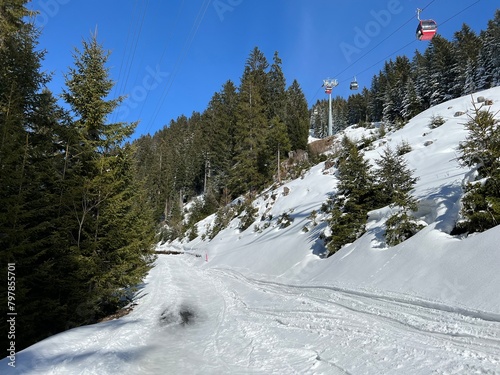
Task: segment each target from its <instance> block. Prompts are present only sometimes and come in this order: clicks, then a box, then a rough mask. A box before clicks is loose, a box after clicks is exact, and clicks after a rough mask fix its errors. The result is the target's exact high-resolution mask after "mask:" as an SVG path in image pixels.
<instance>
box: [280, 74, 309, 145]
mask: <svg viewBox="0 0 500 375" xmlns="http://www.w3.org/2000/svg"><path fill="white" fill-rule="evenodd" d="M284 121H285V124H286V127H287V131H288V137H289V139H290V149H292V150H306V149H307V140H308V137H309V111H308V108H307V100H306V97H305V95H304V93H303V92H302V89H301V88H300V85H299V83H298V82H297V80H294V81H293V82H292V84H291V85H290V87H289V88H288V89H287V90H286V114H285V119H284Z"/></svg>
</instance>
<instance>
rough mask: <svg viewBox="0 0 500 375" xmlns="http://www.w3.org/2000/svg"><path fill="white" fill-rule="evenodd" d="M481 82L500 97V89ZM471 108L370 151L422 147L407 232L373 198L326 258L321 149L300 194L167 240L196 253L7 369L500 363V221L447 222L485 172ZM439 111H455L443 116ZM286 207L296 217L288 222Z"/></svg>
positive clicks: (166, 259) (278, 369) (459, 103)
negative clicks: (392, 226) (470, 148)
mask: <svg viewBox="0 0 500 375" xmlns="http://www.w3.org/2000/svg"><path fill="white" fill-rule="evenodd" d="M480 95H481V96H485V97H486V98H488V99H491V100H493V106H491V110H492V111H493V112H495V113H496V112H498V111H499V110H500V88H494V89H490V90H486V91H484V92H481V93H477V94H475V95H474V97H477V96H480ZM471 108H472V106H471V97H464V98H458V99H454V100H451V101H449V102H446V103H443V104H440V105H438V106H435V107H433V108H430V109H429V110H427V111H425V112H422V113H421V114H419V115H418V116H416V117H415V118H414V119H412V120H411V121H410V122H409V123H408V124H407V125H406V126H405V127H404V128H403V129H400V130H398V131H395V132H393V133H389V134H387V136H386V137H385V138H383V139H380V140H378V141H377V143H376V146H375V147H374V148H373V149H371V150H370V151H367V152H366V154H365V156H366V157H367V158H368V159H370V160H371V161H373V160H375V159H376V158H378V157H379V155H380V154H381V152H382V150H383V148H384V147H386V145H390V146H391V147H392V148H393V149H394V148H395V147H396V146H397V145H398V144H400V143H401V142H402V141H406V142H408V143H409V144H410V145H411V147H412V151H411V152H409V153H408V154H406V155H405V157H406V159H407V161H408V164H409V166H410V168H412V169H414V170H415V173H414V174H415V176H417V177H418V178H419V180H418V182H417V184H416V186H415V191H414V195H415V196H416V197H417V198H418V200H419V211H418V212H417V215H418V216H419V218H420V220H421V221H422V222H423V223H425V224H426V227H425V228H424V229H423V230H422V231H420V232H419V233H418V234H417V235H415V236H414V237H412V238H411V239H409V240H407V241H405V242H404V243H402V244H400V245H398V246H395V247H388V246H387V245H386V244H385V242H384V239H383V231H384V227H383V224H384V221H385V220H386V218H387V217H388V216H390V214H391V212H390V208H389V207H386V208H383V209H380V210H376V211H372V212H370V214H369V221H368V225H367V232H366V233H365V234H364V235H363V236H362V237H361V238H360V239H358V240H357V241H355V242H354V243H352V244H349V245H346V246H345V247H344V248H342V249H341V250H340V251H339V252H337V253H336V254H334V255H333V256H331V257H329V258H326V259H325V258H322V257H321V256H319V255H321V253H323V252H324V250H325V249H324V246H323V244H322V242H321V240H319V239H318V236H319V234H320V232H321V231H323V230H325V229H326V224H325V223H324V222H322V221H321V220H320V219H321V217H320V216H321V215H319V217H318V218H317V225H314V223H313V222H312V219H311V216H310V213H311V212H312V211H313V210H316V211H319V209H320V207H321V204H322V203H323V202H324V201H325V200H326V199H327V197H328V195H329V194H331V193H332V192H333V191H334V190H335V186H336V183H337V181H336V177H335V170H334V169H333V168H332V169H325V166H324V163H321V164H319V165H317V166H314V167H313V168H311V170H309V171H308V172H307V173H306V174H305V175H304V177H303V178H299V179H297V180H294V181H290V182H288V183H286V184H285V186H286V187H287V188H288V189H289V192H288V194H286V195H285V192H284V186H281V187H278V188H276V189H274V190H269V191H267V192H265V193H264V194H262V195H261V196H259V197H257V198H256V201H255V202H254V203H255V206H256V207H258V209H259V214H258V216H257V218H256V222H255V224H254V225H253V226H251V227H250V228H248V229H247V230H245V231H243V232H241V231H240V230H238V224H239V222H238V219H235V220H233V222H231V224H230V226H229V228H227V229H225V230H223V231H221V232H220V233H219V234H218V235H217V236H216V237H215V238H214V239H213V240H212V241H207V240H202V237H201V235H202V234H203V233H205V232H206V231H207V228H209V227H210V225H211V224H212V223H213V219H214V217H213V216H211V217H209V218H207V219H205V220H203V221H202V222H200V223H199V224H198V233H200V237H198V238H197V239H195V240H194V241H192V242H189V243H187V242H183V243H180V242H177V243H173V244H165V245H162V246H159V247H158V249H159V250H162V249H163V250H164V249H166V248H176V249H182V250H184V251H186V254H185V255H180V256H179V255H177V256H173V255H170V256H166V255H159V256H158V259H157V261H156V263H155V267H154V268H153V269H152V270H151V271H150V273H149V274H148V276H147V277H146V279H145V280H144V284H143V285H142V286H141V289H140V290H139V291H138V293H137V297H136V302H137V306H136V307H135V309H134V310H133V311H132V312H131V313H130V314H129V315H127V316H125V317H122V318H120V319H118V320H113V321H109V322H104V323H100V324H95V325H90V326H86V327H80V328H76V329H72V330H69V331H67V332H63V333H60V334H58V335H55V336H52V337H50V338H48V339H46V340H44V341H42V342H39V343H37V344H35V345H33V346H31V347H29V348H27V349H25V350H23V351H21V352H20V353H17V356H16V367H15V368H11V367H9V366H8V365H7V363H8V359H4V360H2V361H1V362H0V373H2V374H37V375H38V374H64V375H73V374H89V375H90V374H104V375H105V374H120V373H126V374H353V375H354V374H356V375H359V374H370V375H371V374H405V375H407V374H409V375H412V374H422V375H424V374H425V375H428V374H447V375H451V374H500V290H499V285H500V272H498V270H499V267H500V251H499V247H498V242H499V239H500V226H497V227H495V228H493V229H491V230H489V231H486V232H484V233H480V234H475V235H472V236H469V237H468V238H458V237H454V236H451V235H450V234H449V232H450V230H451V228H452V227H453V224H454V222H455V221H456V220H457V218H458V217H459V209H460V205H459V200H460V197H461V194H462V191H461V185H462V183H463V182H464V181H467V180H469V179H470V178H471V176H472V175H473V171H471V170H469V169H465V168H462V167H460V165H459V164H458V161H457V156H458V155H457V145H458V143H459V142H460V141H462V140H463V139H465V136H466V131H465V129H464V126H463V124H464V123H465V122H466V121H467V115H466V114H467V113H469V114H470V110H471ZM457 111H461V112H465V113H466V114H465V115H460V116H455V113H456V112H457ZM433 115H441V116H443V118H445V119H446V123H445V124H444V125H442V126H441V127H439V128H436V129H430V128H429V126H428V124H429V122H430V119H431V117H432V116H433ZM497 117H499V116H498V115H497ZM370 132H373V130H370V129H363V128H349V129H347V130H346V133H347V134H348V135H349V136H350V137H352V138H353V139H360V138H361V137H362V136H363V135H365V136H369V135H370ZM283 213H287V214H289V215H290V216H291V217H292V218H293V222H292V223H291V225H290V226H288V227H286V228H281V227H280V226H279V224H278V222H277V218H278V217H279V216H280V215H282V214H283ZM271 216H272V219H269V218H270V217H271ZM262 217H264V218H267V219H264V220H261V218H262ZM256 226H258V228H257V227H256ZM304 227H307V228H308V231H307V232H305V231H304V230H303V228H304ZM193 255H201V257H195V256H193ZM207 260H208V261H207ZM19 329H21V327H19Z"/></svg>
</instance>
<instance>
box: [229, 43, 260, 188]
mask: <svg viewBox="0 0 500 375" xmlns="http://www.w3.org/2000/svg"><path fill="white" fill-rule="evenodd" d="M268 65H269V64H268V63H267V60H266V58H265V56H264V54H263V53H262V52H261V51H260V50H259V49H258V48H257V47H256V48H254V50H253V51H252V52H251V53H250V56H249V57H248V59H247V62H246V65H245V69H244V72H243V77H242V79H241V85H240V88H239V98H238V110H237V122H236V129H235V150H234V154H235V155H234V161H233V165H234V166H233V168H232V169H231V177H230V182H229V186H230V190H231V191H232V193H233V194H235V195H239V194H242V193H245V192H249V191H257V190H258V189H260V188H261V187H262V186H263V185H264V183H265V182H266V180H267V178H266V176H267V174H268V165H267V158H266V156H267V153H266V147H265V143H266V131H267V129H268V119H267V117H266V112H267V108H266V104H265V102H264V98H265V96H266V90H267V80H268V77H267V72H266V70H267V68H268ZM269 167H270V166H269Z"/></svg>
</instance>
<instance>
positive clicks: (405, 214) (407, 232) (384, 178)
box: [375, 147, 422, 246]
mask: <svg viewBox="0 0 500 375" xmlns="http://www.w3.org/2000/svg"><path fill="white" fill-rule="evenodd" d="M376 163H377V165H378V169H377V170H376V171H375V176H376V179H377V182H376V183H377V186H378V189H377V193H378V194H379V195H378V196H379V202H377V203H378V205H379V206H384V205H387V204H389V205H390V206H391V207H392V208H393V209H395V210H397V212H396V213H395V214H393V215H392V216H391V217H390V218H388V219H387V221H386V224H385V225H386V241H387V244H388V245H389V246H395V245H397V244H398V243H400V242H403V241H405V240H406V239H408V238H410V237H411V236H413V235H414V234H415V233H417V232H418V231H419V230H420V229H421V228H422V227H421V225H419V224H418V223H417V221H416V220H415V219H414V218H413V217H412V215H411V212H412V211H415V210H416V209H417V201H416V200H415V198H413V197H412V196H411V194H410V192H411V190H412V189H413V187H414V185H415V183H416V181H417V178H415V177H413V176H412V171H411V170H410V169H408V166H407V163H406V161H405V160H404V159H403V156H402V155H398V154H397V152H395V151H393V150H391V149H390V148H389V147H387V148H385V149H384V153H383V154H382V155H381V156H380V159H378V160H377V161H376Z"/></svg>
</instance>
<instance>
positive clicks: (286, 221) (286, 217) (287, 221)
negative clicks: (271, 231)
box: [278, 212, 293, 229]
mask: <svg viewBox="0 0 500 375" xmlns="http://www.w3.org/2000/svg"><path fill="white" fill-rule="evenodd" d="M292 223H293V218H292V217H291V216H290V214H289V213H288V212H284V213H282V214H281V215H280V217H279V218H278V225H279V227H280V228H281V229H283V228H286V227H288V226H290V225H291V224H292Z"/></svg>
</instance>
